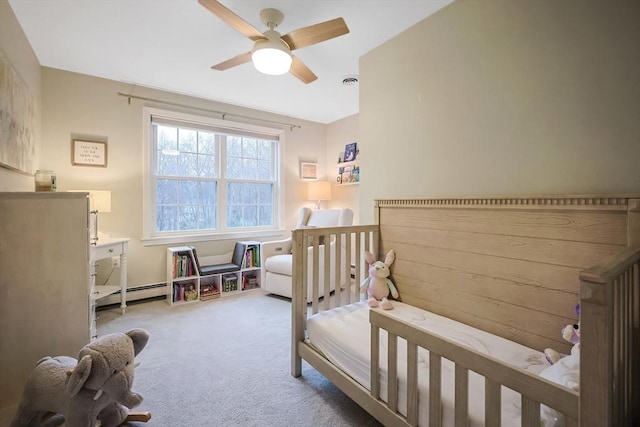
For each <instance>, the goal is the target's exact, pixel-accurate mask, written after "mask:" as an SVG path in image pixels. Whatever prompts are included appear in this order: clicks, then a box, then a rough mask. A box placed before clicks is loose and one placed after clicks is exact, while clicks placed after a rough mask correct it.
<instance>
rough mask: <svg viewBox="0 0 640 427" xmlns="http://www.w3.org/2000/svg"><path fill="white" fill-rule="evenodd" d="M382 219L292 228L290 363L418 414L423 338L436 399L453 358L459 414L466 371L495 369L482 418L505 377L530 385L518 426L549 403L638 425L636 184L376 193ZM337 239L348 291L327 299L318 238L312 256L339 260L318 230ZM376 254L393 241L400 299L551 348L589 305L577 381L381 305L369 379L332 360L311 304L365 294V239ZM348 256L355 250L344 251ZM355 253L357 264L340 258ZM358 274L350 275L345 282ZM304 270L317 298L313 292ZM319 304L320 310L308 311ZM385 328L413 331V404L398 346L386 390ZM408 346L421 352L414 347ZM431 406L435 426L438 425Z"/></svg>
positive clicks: (584, 419) (463, 421)
mask: <svg viewBox="0 0 640 427" xmlns="http://www.w3.org/2000/svg"><path fill="white" fill-rule="evenodd" d="M375 219H376V220H375V222H376V224H375V225H361V226H353V227H334V228H315V229H314V228H311V229H299V230H294V232H293V238H294V248H293V251H294V252H293V257H294V272H293V274H294V280H293V282H294V289H293V301H292V361H291V373H292V375H294V376H296V377H297V376H300V375H301V374H302V359H304V360H305V361H307V362H308V363H309V364H310V365H311V366H313V367H314V368H316V369H317V370H318V371H319V372H321V373H322V374H323V375H325V376H326V377H327V378H328V379H329V380H330V381H332V382H333V383H334V384H335V385H336V386H337V387H339V388H340V389H342V390H343V391H344V392H345V393H346V394H347V395H348V396H350V397H351V398H352V399H353V400H354V401H356V402H357V403H358V404H359V405H360V406H362V407H363V408H364V409H365V410H367V411H368V412H369V413H371V414H372V415H373V416H374V417H376V418H377V419H378V420H379V421H380V422H382V423H383V424H385V425H389V426H391V425H394V426H395V425H402V426H404V425H417V406H418V403H417V402H418V391H417V386H416V383H417V380H415V379H412V378H411V375H412V373H415V367H414V366H412V364H415V351H416V348H417V347H423V348H426V349H427V350H429V354H430V361H431V364H430V365H431V367H430V374H429V377H430V381H431V380H433V383H431V382H430V384H432V386H433V388H434V389H433V390H431V388H430V393H429V400H430V402H429V405H430V406H429V407H430V408H438V407H439V405H440V402H439V398H440V397H439V393H438V387H439V386H438V378H439V373H438V372H437V368H438V366H439V364H440V359H441V358H443V357H444V358H446V359H449V360H452V361H453V362H454V363H455V364H456V375H455V388H456V395H455V396H456V398H455V420H456V421H455V425H456V426H466V425H467V416H468V415H467V412H466V411H467V403H468V402H467V397H466V396H467V395H468V393H467V388H466V387H467V377H468V372H469V370H472V371H474V372H477V373H480V374H481V375H483V376H484V377H485V384H486V387H485V425H487V426H493V425H496V426H499V425H500V419H499V416H498V417H496V415H495V414H496V413H498V414H499V411H498V410H497V409H496V408H499V407H500V389H501V387H502V386H506V387H509V388H511V389H513V390H515V391H517V392H518V393H521V395H522V425H524V426H536V427H538V426H539V425H540V405H541V404H545V405H548V406H551V407H553V408H555V409H557V410H559V411H560V412H562V413H563V414H564V415H565V417H566V421H567V425H569V426H576V425H580V426H583V427H590V426H611V427H617V426H631V425H635V424H634V423H637V422H638V420H640V415H639V409H638V403H637V402H639V401H640V393H639V391H638V390H639V387H640V380H639V377H640V375H639V374H640V372H639V369H638V365H637V363H634V359H638V358H639V357H640V344H639V343H640V333H639V330H640V303H639V300H640V285H639V282H640V279H639V277H640V268H639V266H640V196H618V195H605V196H544V197H509V198H459V199H394V200H377V201H376V203H375ZM327 239H335V240H336V242H337V245H336V248H338V250H336V251H335V254H334V256H335V259H334V260H333V261H334V262H332V263H327V262H325V263H324V265H325V271H324V277H325V278H328V277H329V275H330V274H332V275H334V277H335V278H336V280H337V281H339V282H336V283H342V284H343V286H342V287H341V289H340V290H338V291H336V292H335V293H334V295H333V296H332V297H331V298H324V299H321V300H319V299H318V295H319V292H318V289H319V287H323V289H324V290H325V294H328V293H329V288H328V286H329V284H328V282H327V283H318V277H319V274H318V271H317V267H315V269H314V271H313V275H312V277H307V275H306V274H304V272H306V271H307V265H308V262H310V261H311V260H308V259H307V256H308V254H309V251H308V250H307V248H308V247H309V246H312V247H314V250H313V251H311V253H312V255H311V256H312V257H313V258H314V259H313V265H314V266H318V265H319V263H318V259H317V258H318V257H319V256H324V257H325V259H327V258H329V256H330V254H329V252H328V250H326V248H328V245H320V242H321V241H328V240H327ZM365 249H367V250H371V251H372V252H374V253H375V254H376V255H377V256H378V258H380V256H381V254H384V253H386V252H387V251H388V250H389V249H394V250H395V252H396V262H395V264H394V265H393V266H392V276H391V277H392V279H393V281H394V283H395V284H396V287H397V288H398V290H399V292H400V300H401V301H403V302H404V303H408V304H410V305H412V306H416V307H419V308H422V309H425V310H428V311H431V312H434V313H436V314H439V315H442V316H446V317H448V318H451V319H454V320H457V321H459V322H462V323H465V324H467V325H470V326H473V327H476V328H479V329H482V330H484V331H487V332H490V333H492V334H495V335H498V336H501V337H504V338H506V339H509V340H511V341H514V342H517V343H520V344H523V345H525V346H527V347H530V348H533V349H536V350H539V351H543V350H544V349H545V348H547V347H551V348H554V349H557V350H559V351H560V352H564V353H568V352H569V351H570V344H568V343H567V342H565V341H563V339H562V337H561V332H560V331H561V329H562V327H563V326H565V325H567V324H572V323H575V321H576V315H575V313H574V306H575V304H576V303H578V302H579V303H580V304H581V310H580V330H581V344H580V345H581V352H580V371H581V375H580V383H581V384H580V392H579V393H576V392H574V391H572V390H569V389H566V388H564V387H561V386H558V385H556V384H555V383H552V382H550V381H547V380H545V379H542V378H541V377H539V376H536V375H532V374H529V373H528V372H523V371H521V370H519V369H516V368H513V367H510V366H507V365H503V364H500V363H496V361H495V360H492V359H491V358H489V357H486V356H485V355H482V354H479V353H476V352H474V351H472V350H469V349H467V348H465V347H460V346H457V347H456V346H455V345H452V344H451V343H449V342H447V341H446V340H440V339H439V338H438V337H437V336H435V337H434V336H431V335H430V334H428V333H424V332H422V331H418V330H416V329H413V328H411V327H410V326H408V325H406V324H403V323H401V322H398V321H396V320H394V319H392V318H390V317H389V316H387V315H385V313H384V312H382V311H373V310H372V311H371V317H370V321H371V342H372V346H371V360H372V361H373V362H372V363H371V366H372V367H373V368H372V372H371V387H370V390H369V389H367V388H365V387H363V386H362V385H361V384H359V383H358V382H356V381H354V380H353V379H352V378H351V377H349V376H348V375H346V374H345V373H344V372H342V371H341V370H340V369H338V368H337V367H336V366H335V365H333V364H332V363H331V362H329V361H328V360H327V359H326V358H325V357H324V356H323V354H322V353H320V352H319V351H317V350H316V349H315V348H314V347H313V346H312V345H311V344H310V343H309V342H308V341H307V340H306V332H305V330H306V320H307V317H308V316H309V315H310V314H314V313H317V312H319V311H322V310H329V309H332V308H334V307H337V306H340V305H344V304H349V303H352V302H356V301H358V300H359V299H360V295H359V284H360V283H361V281H362V280H363V279H364V278H365V277H366V274H367V273H366V264H365V262H364V257H363V253H364V250H365ZM345 260H346V261H348V262H345ZM330 264H331V265H335V266H340V265H346V266H349V265H351V268H350V269H349V271H338V269H334V270H333V271H331V270H330ZM348 277H352V279H351V280H348ZM307 281H312V282H313V295H312V297H313V298H312V300H313V302H312V303H311V305H308V304H307V303H306V297H307V296H306V293H307ZM309 309H310V312H309ZM379 328H381V329H385V330H387V332H388V334H389V337H390V342H389V344H388V347H389V348H390V349H395V346H396V344H395V340H396V337H403V338H405V339H406V340H407V342H408V354H409V357H408V360H409V362H408V366H407V367H406V369H407V372H408V377H409V379H408V387H407V388H408V390H407V396H406V400H407V402H408V403H407V411H406V412H407V413H406V415H401V414H400V413H399V411H398V407H397V402H398V396H397V387H396V386H397V379H396V378H395V377H394V376H395V375H397V368H396V367H395V366H394V365H395V363H396V359H395V352H394V351H391V350H390V351H389V356H388V357H389V361H390V363H389V366H388V369H387V374H388V376H389V377H388V378H389V381H388V384H389V389H388V391H387V396H388V398H387V399H386V401H383V400H382V399H381V398H380V383H379V376H380V374H379V372H377V366H378V363H377V361H378V360H379V354H378V346H377V345H375V344H376V343H377V340H378V330H379ZM412 355H414V356H413V357H412ZM440 423H441V419H440V418H439V416H438V411H436V410H434V411H430V413H429V425H430V426H439V425H441V424H440Z"/></svg>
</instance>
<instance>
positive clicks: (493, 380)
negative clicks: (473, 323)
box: [369, 310, 579, 427]
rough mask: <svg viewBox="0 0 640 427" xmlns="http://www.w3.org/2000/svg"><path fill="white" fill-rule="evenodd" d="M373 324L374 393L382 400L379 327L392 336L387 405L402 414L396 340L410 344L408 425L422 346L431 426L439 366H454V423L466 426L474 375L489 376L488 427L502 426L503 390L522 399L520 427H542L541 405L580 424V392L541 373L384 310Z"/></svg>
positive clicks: (437, 421) (435, 424)
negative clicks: (448, 362)
mask: <svg viewBox="0 0 640 427" xmlns="http://www.w3.org/2000/svg"><path fill="white" fill-rule="evenodd" d="M369 313H370V314H369V320H370V323H371V395H372V396H373V397H374V398H376V399H380V392H381V390H380V373H379V361H380V354H379V348H380V345H379V344H380V338H379V335H380V329H384V330H386V331H387V334H388V345H387V348H388V356H387V357H388V364H389V366H388V367H387V380H388V390H387V397H388V399H387V402H388V404H387V406H388V407H389V409H390V410H391V411H393V412H398V400H399V399H398V376H397V363H398V360H397V338H398V337H402V338H404V339H405V340H406V341H407V378H408V382H407V399H406V400H407V423H408V424H409V425H411V426H417V425H418V394H419V393H418V381H417V364H418V356H417V354H418V347H422V348H425V349H427V350H429V422H428V425H429V426H430V427H439V426H441V425H442V420H441V412H440V408H441V404H442V402H441V393H440V392H441V390H440V389H441V379H440V378H441V377H440V375H441V372H440V369H441V362H442V358H443V357H444V358H446V359H448V360H451V361H452V362H454V363H455V425H456V427H458V426H467V425H468V422H469V421H468V416H469V415H468V395H469V390H468V374H469V371H470V370H471V371H474V372H476V373H478V374H480V375H482V376H484V377H485V384H486V385H485V425H486V426H499V425H500V414H501V410H500V406H501V402H500V399H501V394H500V391H501V386H505V387H508V388H510V389H512V390H514V391H516V392H518V393H520V394H521V395H522V426H527V427H529V426H536V427H538V426H540V404H545V405H547V406H549V407H551V408H553V409H556V410H557V411H559V412H561V413H563V414H564V415H565V417H566V421H567V426H577V425H578V424H577V423H578V411H579V404H578V400H579V398H578V393H576V392H574V391H572V390H569V389H567V388H564V387H561V386H559V385H557V384H555V383H553V382H551V381H548V380H546V379H544V378H542V377H540V376H538V375H534V374H531V373H530V372H527V371H525V370H522V369H519V368H516V367H513V366H510V365H508V364H506V363H504V362H502V361H500V360H498V359H495V358H493V357H491V356H488V355H485V354H482V353H479V352H476V351H474V350H472V349H469V348H465V347H461V346H460V345H458V344H456V343H454V342H452V341H450V340H448V339H446V338H443V337H440V336H437V335H434V334H431V333H429V332H427V331H424V330H421V329H416V328H415V327H413V326H412V325H411V324H409V323H407V322H404V321H402V320H399V319H396V318H393V317H390V316H389V315H387V314H386V313H384V312H383V311H381V310H371V311H370V312H369Z"/></svg>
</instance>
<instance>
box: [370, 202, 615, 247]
mask: <svg viewBox="0 0 640 427" xmlns="http://www.w3.org/2000/svg"><path fill="white" fill-rule="evenodd" d="M559 209H560V208H559V207H558V208H557V209H556V210H550V209H543V210H534V211H532V210H527V208H526V207H521V208H520V209H518V207H517V206H513V207H512V208H511V209H503V210H494V209H475V208H473V207H469V208H468V209H464V208H455V209H453V208H449V209H447V208H439V207H431V208H429V207H424V208H420V207H403V208H385V209H382V210H381V212H380V224H381V225H396V226H404V227H410V228H414V229H421V228H432V229H436V230H449V231H466V232H471V233H485V234H499V235H506V236H521V237H537V238H549V239H557V240H569V241H576V242H597V243H607V244H613V245H626V244H627V212H626V210H624V211H608V210H607V211H604V212H594V211H575V210H569V211H566V212H565V211H561V210H559Z"/></svg>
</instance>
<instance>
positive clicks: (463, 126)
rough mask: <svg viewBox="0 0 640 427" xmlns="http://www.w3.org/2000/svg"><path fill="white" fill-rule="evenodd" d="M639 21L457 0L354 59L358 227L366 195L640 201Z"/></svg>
mask: <svg viewBox="0 0 640 427" xmlns="http://www.w3.org/2000/svg"><path fill="white" fill-rule="evenodd" d="M639 17H640V3H639V2H636V1H615V2H613V3H612V2H600V1H588V2H585V1H579V0H571V1H562V2H555V1H544V2H543V1H528V2H525V1H516V2H514V1H510V0H491V1H482V2H480V1H464V0H458V1H456V2H454V3H452V4H450V5H449V6H447V7H445V8H444V9H442V10H441V11H439V12H437V13H436V14H434V15H432V16H430V17H429V18H427V19H425V20H424V21H422V22H421V23H419V24H418V25H416V26H414V27H413V28H411V29H409V30H408V31H406V32H404V33H402V34H401V35H399V36H398V37H396V38H394V39H393V40H391V41H390V42H388V43H386V44H384V45H383V46H381V47H379V48H377V49H375V50H373V51H371V52H370V53H368V54H366V55H365V56H363V57H362V58H361V61H360V141H359V143H360V146H361V149H362V152H363V153H366V155H363V156H362V160H361V164H362V170H363V171H366V172H365V174H366V178H364V175H363V181H362V183H361V184H360V208H361V215H360V220H361V221H362V222H368V221H371V220H372V210H371V209H370V208H369V207H370V205H371V203H372V200H373V199H374V198H376V197H396V196H409V197H433V196H475V195H509V194H544V193H628V192H634V193H640V77H639V76H640V25H638V24H639V21H638V19H639ZM374 147H375V149H374Z"/></svg>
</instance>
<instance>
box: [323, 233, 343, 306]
mask: <svg viewBox="0 0 640 427" xmlns="http://www.w3.org/2000/svg"><path fill="white" fill-rule="evenodd" d="M323 239H324V245H323V247H324V255H323V256H324V274H323V276H322V277H323V278H324V283H321V284H320V285H321V286H322V287H323V289H324V290H323V294H322V295H324V297H323V298H322V308H323V309H324V310H329V309H330V308H331V298H329V296H330V295H331V245H330V244H329V242H330V241H331V235H329V234H325V235H324V236H323ZM335 270H336V271H337V270H338V269H337V268H336V269H335ZM335 283H336V284H338V285H339V284H340V282H339V281H337V282H335Z"/></svg>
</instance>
